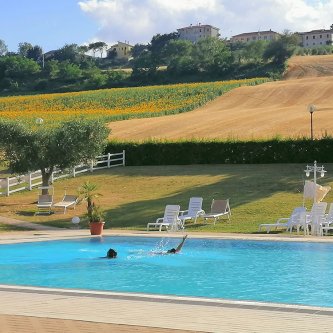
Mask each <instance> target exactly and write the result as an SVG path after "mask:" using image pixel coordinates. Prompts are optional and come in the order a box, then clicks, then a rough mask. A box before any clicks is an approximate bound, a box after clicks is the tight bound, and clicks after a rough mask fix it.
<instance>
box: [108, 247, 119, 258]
mask: <svg viewBox="0 0 333 333" xmlns="http://www.w3.org/2000/svg"><path fill="white" fill-rule="evenodd" d="M106 256H107V258H110V259H114V258H117V252H116V251H115V250H114V249H109V251H108V252H107V254H106Z"/></svg>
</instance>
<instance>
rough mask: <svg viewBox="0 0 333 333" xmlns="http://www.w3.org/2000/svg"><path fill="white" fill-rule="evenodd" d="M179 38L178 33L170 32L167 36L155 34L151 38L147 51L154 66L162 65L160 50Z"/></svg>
mask: <svg viewBox="0 0 333 333" xmlns="http://www.w3.org/2000/svg"><path fill="white" fill-rule="evenodd" d="M178 38H179V33H178V32H172V33H169V34H163V35H161V34H157V35H155V36H153V38H152V40H151V42H150V44H149V45H148V50H149V51H150V52H151V59H152V62H153V63H154V65H156V66H158V65H162V64H164V62H165V60H164V59H163V54H162V50H163V48H164V46H165V45H166V44H167V43H169V42H170V41H171V40H177V39H178Z"/></svg>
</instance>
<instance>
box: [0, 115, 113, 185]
mask: <svg viewBox="0 0 333 333" xmlns="http://www.w3.org/2000/svg"><path fill="white" fill-rule="evenodd" d="M109 132H110V131H109V129H108V128H107V127H106V126H105V124H104V123H102V122H101V121H99V120H86V119H83V118H79V119H75V120H69V121H65V122H62V123H60V124H58V125H57V126H53V127H50V128H48V127H47V126H44V125H43V124H40V125H36V124H35V126H29V125H26V124H23V123H22V122H17V121H9V120H1V121H0V147H1V149H2V153H3V154H1V155H3V158H4V159H5V160H6V161H7V163H8V164H9V169H10V171H11V172H13V173H25V172H32V171H36V170H38V169H40V170H41V173H42V185H43V186H48V185H49V184H50V180H51V175H52V172H53V171H54V170H55V169H56V168H60V169H66V168H71V167H74V166H75V165H77V164H79V163H82V162H87V161H89V160H93V159H94V158H95V157H96V156H97V155H100V154H101V153H102V152H103V149H104V147H105V145H106V143H107V137H108V135H109Z"/></svg>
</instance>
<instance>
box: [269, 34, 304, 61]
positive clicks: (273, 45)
mask: <svg viewBox="0 0 333 333" xmlns="http://www.w3.org/2000/svg"><path fill="white" fill-rule="evenodd" d="M298 44H299V40H298V37H297V35H296V34H293V33H290V32H289V31H285V32H284V33H283V34H282V35H281V36H280V38H278V39H276V40H273V41H272V42H270V43H269V44H268V46H267V48H266V50H265V51H264V54H263V57H264V59H265V60H271V61H272V62H273V63H274V64H276V65H278V66H282V65H283V64H284V63H285V61H286V60H287V59H288V58H290V57H291V56H292V55H293V54H294V52H295V50H296V47H297V46H298Z"/></svg>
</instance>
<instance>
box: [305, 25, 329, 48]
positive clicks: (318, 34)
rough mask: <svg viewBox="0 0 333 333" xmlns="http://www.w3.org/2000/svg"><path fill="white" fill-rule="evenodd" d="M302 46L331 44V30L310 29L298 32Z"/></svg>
mask: <svg viewBox="0 0 333 333" xmlns="http://www.w3.org/2000/svg"><path fill="white" fill-rule="evenodd" d="M299 36H300V37H301V41H302V46H303V47H315V46H323V45H332V44H333V30H325V29H322V30H312V31H309V32H301V33H299Z"/></svg>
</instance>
